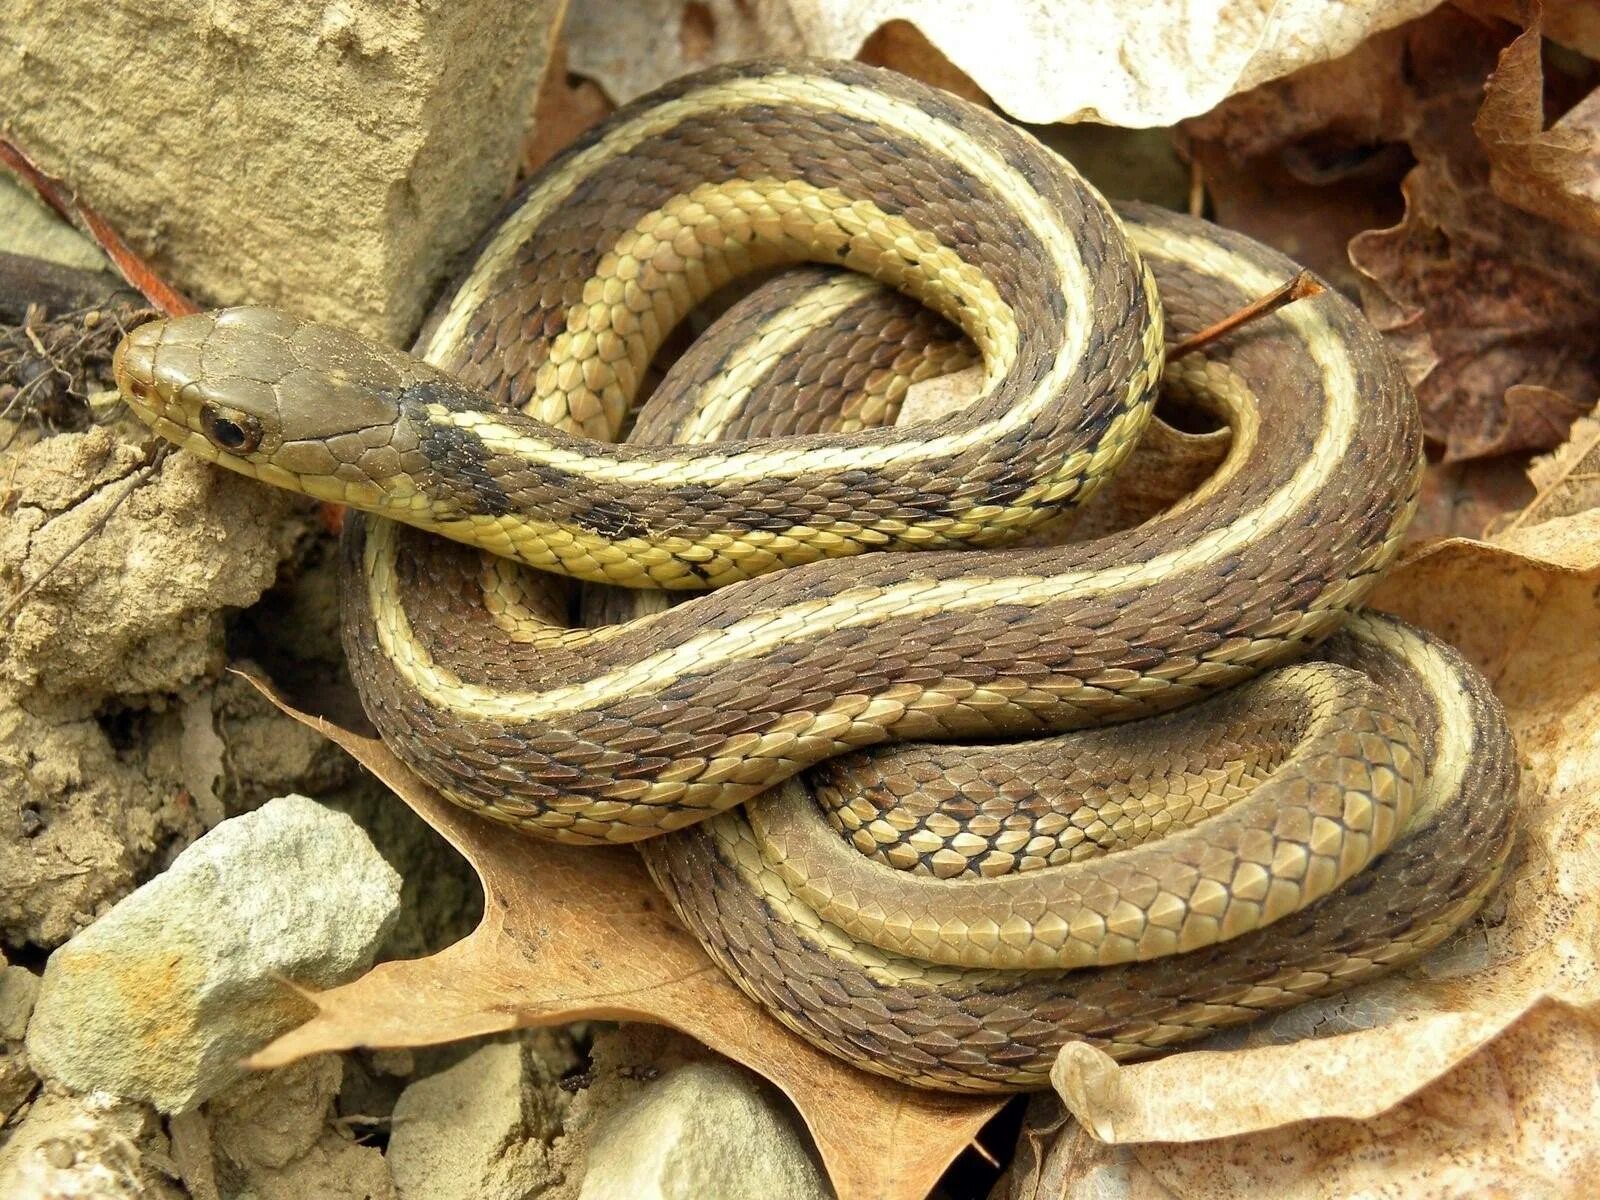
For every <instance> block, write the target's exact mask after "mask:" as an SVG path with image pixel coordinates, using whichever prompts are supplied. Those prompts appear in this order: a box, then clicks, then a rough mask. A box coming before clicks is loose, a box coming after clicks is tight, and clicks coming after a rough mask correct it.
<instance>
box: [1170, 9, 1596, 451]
mask: <svg viewBox="0 0 1600 1200" xmlns="http://www.w3.org/2000/svg"><path fill="white" fill-rule="evenodd" d="M1518 34H1519V31H1518V29H1517V27H1516V26H1514V25H1511V24H1507V23H1505V22H1502V21H1499V20H1496V19H1493V18H1487V17H1479V16H1475V15H1471V14H1468V13H1466V12H1463V11H1461V10H1460V9H1458V8H1455V7H1453V6H1450V5H1446V6H1444V7H1441V8H1439V9H1437V10H1436V11H1434V12H1433V13H1431V14H1429V15H1428V16H1426V17H1424V18H1422V19H1420V20H1417V21H1413V22H1411V23H1409V24H1407V25H1404V26H1401V27H1400V28H1398V29H1395V30H1392V31H1390V32H1388V33H1383V34H1380V35H1378V36H1377V37H1374V38H1372V39H1371V40H1369V41H1368V42H1366V43H1365V44H1363V45H1362V46H1360V47H1359V48H1357V49H1356V50H1355V51H1353V52H1352V53H1350V54H1348V55H1346V56H1345V57H1343V58H1340V59H1338V60H1336V61H1333V62H1329V63H1325V64H1322V65H1320V66H1315V67H1311V68H1308V69H1306V70H1304V71H1301V72H1299V73H1297V74H1295V75H1293V76H1291V77H1289V78H1287V79H1284V80H1280V81H1278V82H1275V83H1271V84H1268V85H1266V86H1265V87H1261V88H1257V89H1256V90H1255V91H1253V92H1250V93H1247V94H1245V95H1241V96H1236V97H1234V98H1233V99H1231V100H1229V101H1227V102H1226V103H1224V104H1222V105H1220V106H1219V107H1218V108H1217V109H1216V110H1215V111H1213V112H1211V113H1209V114H1207V115H1206V116H1204V117H1201V118H1199V119H1197V120H1194V121H1190V122H1187V123H1185V125H1184V126H1183V129H1182V136H1183V141H1184V144H1185V147H1186V149H1187V150H1188V151H1189V153H1190V154H1191V155H1192V156H1193V157H1194V159H1195V161H1196V163H1197V164H1198V165H1199V168H1200V170H1201V172H1202V174H1203V177H1204V180H1205V184H1206V188H1207V191H1208V193H1209V195H1210V196H1211V198H1212V201H1213V203H1214V206H1215V215H1216V217H1217V219H1218V220H1220V221H1222V222H1223V223H1224V224H1228V225H1231V226H1234V227H1235V228H1240V229H1243V230H1244V231H1245V232H1247V233H1251V234H1253V235H1254V236H1257V237H1260V238H1262V239H1263V240H1264V241H1267V242H1270V243H1272V244H1274V245H1277V246H1278V247H1279V248H1281V249H1283V250H1285V251H1286V252H1287V253H1289V254H1292V255H1294V256H1296V257H1298V258H1301V259H1302V260H1304V261H1307V262H1308V263H1309V264H1310V265H1311V266H1313V267H1315V268H1316V269H1318V270H1319V271H1322V272H1324V273H1325V274H1327V275H1328V277H1329V278H1330V279H1331V280H1332V281H1333V282H1334V283H1335V284H1336V285H1338V286H1340V287H1343V288H1345V289H1347V290H1349V289H1351V288H1352V287H1354V288H1357V289H1359V291H1360V294H1361V297H1362V300H1363V303H1364V305H1365V307H1366V310H1367V313H1368V315H1369V316H1370V317H1371V318H1372V319H1373V321H1374V322H1375V323H1376V324H1377V325H1378V327H1379V328H1380V329H1381V330H1383V331H1384V332H1385V333H1386V334H1387V335H1388V342H1389V345H1390V347H1391V349H1392V350H1393V351H1394V352H1395V353H1396V354H1397V355H1398V356H1399V357H1400V359H1401V361H1402V362H1403V363H1404V364H1405V366H1406V370H1407V374H1408V376H1409V377H1410V379H1411V382H1412V384H1413V386H1414V387H1415V388H1416V389H1417V395H1418V399H1419V400H1420V401H1421V403H1422V408H1423V414H1424V420H1425V424H1426V429H1427V432H1428V435H1429V437H1430V438H1432V439H1433V440H1435V441H1436V442H1437V443H1438V444H1439V445H1440V446H1441V448H1442V450H1443V454H1444V458H1445V460H1446V461H1447V462H1453V461H1458V460H1463V459H1472V458H1484V457H1492V456H1494V455H1499V454H1506V453H1512V452H1516V451H1524V450H1539V449H1549V448H1551V447H1553V446H1555V445H1558V444H1559V443H1560V442H1561V441H1562V439H1563V438H1564V437H1565V436H1566V431H1567V428H1568V426H1569V425H1570V424H1571V423H1572V421H1573V419H1574V418H1575V417H1576V416H1577V415H1578V414H1579V413H1581V412H1585V411H1587V410H1588V408H1589V407H1590V406H1591V405H1592V404H1593V400H1594V397H1595V395H1596V394H1597V393H1600V304H1597V303H1596V301H1597V299H1600V240H1596V237H1595V236H1594V231H1592V230H1587V229H1585V230H1580V229H1578V228H1574V227H1573V225H1574V224H1579V223H1581V222H1578V220H1577V217H1576V216H1575V215H1574V214H1576V213H1579V212H1581V211H1583V210H1585V208H1586V207H1587V206H1588V205H1589V204H1590V203H1591V201H1590V200H1588V199H1585V198H1584V194H1583V193H1582V192H1580V191H1571V192H1562V191H1561V188H1563V187H1569V188H1577V187H1579V186H1580V185H1582V186H1584V187H1592V186H1593V185H1592V183H1585V181H1584V179H1583V173H1582V171H1581V169H1579V167H1578V166H1577V165H1576V159H1578V158H1581V157H1582V153H1581V150H1580V149H1579V148H1578V147H1579V144H1580V142H1582V141H1583V139H1584V138H1586V137H1587V136H1588V133H1587V125H1586V118H1585V115H1584V114H1586V113H1587V112H1588V111H1589V107H1590V105H1591V102H1590V101H1589V100H1587V99H1583V97H1586V96H1588V95H1590V94H1591V93H1590V89H1591V88H1592V87H1593V86H1594V85H1595V84H1596V83H1597V82H1600V75H1597V71H1596V68H1595V66H1594V64H1592V63H1589V62H1588V61H1587V60H1583V59H1576V58H1575V56H1570V55H1569V56H1566V58H1565V59H1563V60H1562V61H1561V64H1560V65H1559V66H1550V65H1548V64H1547V65H1546V66H1545V67H1544V68H1543V69H1542V70H1541V68H1540V63H1539V39H1538V35H1537V32H1536V31H1530V32H1527V33H1522V34H1521V36H1520V37H1519V36H1518ZM1507 47H1512V49H1509V50H1508V49H1507ZM1502 51H1506V53H1507V55H1508V56H1510V57H1509V59H1508V61H1505V62H1502V61H1501V59H1500V55H1501V52H1502ZM1497 65H1498V68H1499V69H1498V72H1497V70H1496V69H1497ZM1492 73H1494V74H1496V82H1492V83H1491V84H1490V86H1489V91H1488V95H1487V98H1486V96H1485V91H1484V87H1485V81H1486V80H1488V79H1489V78H1490V76H1491V74H1492ZM1573 100H1578V101H1579V103H1578V104H1577V107H1575V108H1573V109H1572V110H1571V113H1569V117H1570V118H1571V119H1572V122H1573V124H1572V125H1571V126H1566V125H1562V124H1561V123H1560V122H1558V123H1557V125H1556V126H1555V127H1554V129H1553V130H1551V131H1550V132H1543V130H1544V126H1543V124H1542V104H1556V105H1561V104H1563V103H1571V102H1572V101H1573ZM1480 110H1482V111H1481V112H1480ZM1535 110H1537V112H1538V113H1539V114H1541V115H1536V112H1535ZM1588 146H1589V156H1590V169H1591V170H1592V169H1593V161H1594V158H1593V156H1594V148H1593V142H1592V140H1591V141H1589V142H1588ZM1557 151H1559V153H1557ZM1562 154H1564V155H1565V157H1564V158H1562V157H1561V155H1562ZM1557 159H1559V160H1560V161H1563V162H1566V163H1567V169H1565V170H1562V169H1559V168H1558V167H1557V166H1555V165H1554V164H1555V162H1556V161H1557ZM1534 166H1537V168H1538V170H1539V171H1541V172H1542V173H1541V174H1539V175H1537V176H1530V175H1529V174H1528V172H1529V171H1530V170H1532V169H1534ZM1397 183H1399V184H1400V185H1401V186H1400V189H1399V191H1398V192H1397V191H1396V184H1397ZM1534 193H1538V196H1539V197H1540V198H1541V202H1542V205H1543V207H1542V208H1537V209H1535V211H1533V212H1530V211H1527V209H1526V208H1525V207H1518V203H1522V202H1524V201H1526V200H1527V198H1528V197H1529V196H1531V195H1533V194H1534ZM1558 193H1559V194H1560V195H1562V196H1565V197H1566V199H1564V200H1560V201H1559V202H1558V200H1557V199H1556V196H1557V194H1558ZM1508 199H1509V200H1512V201H1515V202H1508ZM1551 213H1564V214H1567V215H1568V216H1569V218H1570V220H1569V223H1566V224H1563V223H1559V222H1557V221H1555V220H1550V219H1546V218H1547V216H1548V215H1550V214H1551ZM1540 214H1542V215H1540ZM1346 247H1348V254H1346Z"/></svg>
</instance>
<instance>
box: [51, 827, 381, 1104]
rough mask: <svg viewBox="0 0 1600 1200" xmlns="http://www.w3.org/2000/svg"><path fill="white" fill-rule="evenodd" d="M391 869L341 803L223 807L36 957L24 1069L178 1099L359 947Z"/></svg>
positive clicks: (226, 1064)
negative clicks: (104, 907) (128, 889)
mask: <svg viewBox="0 0 1600 1200" xmlns="http://www.w3.org/2000/svg"><path fill="white" fill-rule="evenodd" d="M399 894H400V879H399V877H398V876H397V875H396V874H395V872H394V871H393V869H392V868H390V866H389V865H388V864H387V863H386V862H384V861H383V859H382V858H381V857H380V856H379V855H378V853H377V851H375V850H374V849H373V848H372V844H371V843H370V842H369V841H368V840H367V837H366V835H365V834H363V833H362V832H361V830H360V829H359V828H358V827H357V826H356V825H355V823H354V822H353V821H351V820H350V819H349V818H348V817H346V816H343V815H341V814H338V813H335V812H332V811H331V810H329V809H327V808H324V807H323V806H322V805H319V804H317V803H316V802H315V801H312V800H308V799H306V798H305V797H303V796H288V797H284V798H282V799H279V800H274V801H272V802H270V803H269V804H267V805H265V806H264V807H263V808H261V809H260V810H259V811H257V812H255V813H252V814H250V815H248V816H243V817H235V818H233V819H232V820H229V821H225V822H223V823H222V824H221V825H219V826H218V827H217V828H216V829H214V830H212V831H211V832H210V833H208V834H207V835H206V836H205V837H203V838H201V839H200V840H199V841H197V842H196V843H195V844H194V845H192V846H190V847H189V848H188V849H187V850H185V851H184V852H183V853H182V854H180V855H179V856H178V857H177V859H176V860H175V861H174V862H173V864H172V867H171V868H170V869H169V870H168V871H167V872H165V873H164V874H162V875H160V876H158V877H157V878H156V879H154V880H152V881H151V882H150V883H147V884H145V885H144V886H143V887H141V888H140V889H139V890H138V891H136V892H134V893H133V894H132V895H130V896H128V897H127V898H126V899H124V900H122V901H121V902H120V903H119V904H117V905H116V907H115V908H113V909H112V910H111V911H110V912H109V913H107V914H106V916H104V917H103V918H101V919H100V920H99V921H97V922H95V923H94V924H93V925H92V926H90V927H89V928H88V929H86V930H85V931H84V932H83V933H81V934H79V935H78V936H77V937H75V938H73V939H72V941H70V942H68V943H67V944H66V945H65V946H63V947H61V948H60V949H59V950H57V951H56V952H55V954H53V955H51V957H50V962H49V964H48V966H47V967H46V969H45V974H44V982H43V985H42V987H41V988H40V992H39V1000H38V1004H37V1005H36V1007H35V1009H34V1014H33V1021H32V1024H31V1025H30V1027H29V1030H28V1050H29V1054H30V1056H31V1058H32V1060H33V1065H34V1069H35V1070H37V1071H38V1072H39V1073H40V1074H41V1075H42V1076H45V1077H47V1078H53V1079H57V1080H60V1081H61V1082H63V1083H65V1084H67V1085H68V1086H70V1087H73V1088H76V1089H78V1090H80V1091H93V1090H104V1091H107V1092H111V1093H113V1094H116V1095H120V1096H128V1097H134V1098H138V1099H144V1100H148V1101H150V1102H151V1103H152V1104H154V1105H156V1107H158V1108H160V1109H161V1110H163V1111H165V1112H181V1111H184V1110H186V1109H189V1108H192V1107H193V1106H194V1105H196V1104H198V1103H200V1102H201V1101H202V1100H205V1099H206V1098H207V1097H209V1096H211V1095H214V1094H215V1093H216V1092H217V1091H219V1090H220V1089H221V1088H223V1087H225V1086H227V1085H228V1084H230V1083H232V1082H234V1081H235V1080H237V1079H238V1078H240V1076H241V1074H242V1068H241V1067H240V1065H239V1061H240V1059H242V1058H243V1057H244V1056H245V1055H247V1054H249V1053H251V1052H252V1051H254V1050H256V1049H258V1048H259V1047H260V1046H262V1045H264V1044H265V1043H266V1042H267V1041H269V1040H270V1039H271V1038H273V1037H275V1036H277V1035H278V1034H280V1033H282V1032H284V1031H285V1030H286V1029H289V1028H291V1027H293V1026H294V1025H295V1024H297V1023H298V1022H299V1021H301V1020H303V1019H304V1018H305V1017H306V1016H307V1015H308V1008H309V1006H308V1004H307V1002H306V1001H305V1000H303V999H302V998H300V997H299V996H297V995H296V994H295V993H294V991H293V990H292V989H290V988H288V987H286V986H285V982H284V981H290V982H294V983H299V984H303V985H306V986H312V987H327V986H331V985H332V984H335V983H339V982H341V981H343V980H345V979H348V978H350V977H351V976H352V975H354V974H355V973H356V972H358V971H360V970H361V969H362V968H363V967H365V966H367V965H368V964H369V963H370V962H371V961H372V956H373V953H374V951H375V950H376V948H377V946H378V945H379V944H381V942H382V941H383V939H384V937H385V936H386V935H387V934H388V932H389V929H390V927H391V926H392V924H393V922H394V920H395V918H396V915H397V913H398V911H399Z"/></svg>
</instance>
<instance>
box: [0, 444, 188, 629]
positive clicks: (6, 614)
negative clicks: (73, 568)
mask: <svg viewBox="0 0 1600 1200" xmlns="http://www.w3.org/2000/svg"><path fill="white" fill-rule="evenodd" d="M167 449H168V447H167V446H165V445H162V446H160V447H158V448H157V450H156V452H155V456H154V457H153V458H151V460H150V461H149V462H147V463H146V464H145V465H144V466H142V467H140V468H139V469H138V470H137V471H135V472H134V473H133V474H132V475H129V476H127V477H126V479H125V480H124V482H125V483H126V485H127V486H126V487H124V488H123V489H122V491H120V492H119V493H117V496H116V498H115V499H113V500H112V501H111V503H110V504H108V505H106V508H105V511H104V512H102V513H100V514H99V515H98V516H96V517H95V519H94V520H92V521H90V522H89V526H88V528H86V529H85V530H84V531H83V532H82V533H81V534H79V535H78V536H77V537H76V538H74V539H73V542H72V544H71V545H70V546H68V547H67V548H66V549H65V550H63V551H62V552H61V556H60V557H59V558H57V559H56V560H55V562H53V563H51V564H50V565H49V566H48V567H46V568H45V569H44V570H42V571H40V572H39V574H37V575H35V576H34V577H33V579H32V580H31V581H29V583H28V584H27V586H26V587H24V588H23V589H22V590H21V591H20V592H18V593H17V594H16V595H15V596H13V597H11V599H10V600H8V601H7V602H6V606H5V607H4V608H0V624H4V623H5V622H6V621H7V620H9V619H10V617H11V614H12V613H14V612H16V611H17V609H19V608H21V607H22V602H23V601H24V600H26V599H27V598H28V597H29V596H30V595H31V594H32V593H33V592H34V590H35V589H37V588H38V586H39V585H40V584H41V583H43V582H44V581H45V580H46V579H49V578H50V576H51V575H53V574H55V573H56V571H57V570H59V569H60V567H61V564H62V563H64V562H66V561H67V559H69V558H71V557H72V556H73V555H74V554H76V553H77V552H78V550H79V549H80V548H81V547H82V546H83V544H84V543H85V542H87V541H88V540H89V539H90V538H92V537H94V536H95V534H97V533H99V532H100V531H101V530H102V529H104V528H105V527H106V522H108V521H110V520H111V516H112V514H113V513H115V512H116V511H117V509H118V508H120V507H121V506H122V502H123V501H124V500H126V499H127V498H128V497H129V496H131V495H133V493H134V492H136V491H138V490H139V488H140V487H142V486H143V485H144V484H145V483H147V482H149V480H150V478H151V476H153V475H154V474H155V473H156V472H157V471H159V470H160V469H161V464H162V463H164V462H166V460H167Z"/></svg>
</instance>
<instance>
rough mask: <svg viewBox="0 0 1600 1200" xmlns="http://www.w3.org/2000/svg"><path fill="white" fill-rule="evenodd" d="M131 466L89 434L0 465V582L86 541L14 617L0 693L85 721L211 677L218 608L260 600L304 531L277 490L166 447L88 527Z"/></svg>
mask: <svg viewBox="0 0 1600 1200" xmlns="http://www.w3.org/2000/svg"><path fill="white" fill-rule="evenodd" d="M139 462H140V455H139V451H138V448H137V447H135V446H134V445H133V444H131V443H129V442H127V441H123V440H121V439H120V438H118V437H117V435H116V434H115V433H113V432H112V431H111V430H109V429H105V428H96V429H91V430H90V431H89V432H87V433H82V434H62V435H59V436H57V437H52V438H48V439H46V440H45V441H42V442H39V443H37V444H36V445H33V446H30V447H28V448H27V449H26V450H25V451H22V452H20V454H19V456H18V458H17V459H16V460H15V461H14V462H12V463H11V464H8V473H9V488H8V490H9V491H10V493H11V511H10V512H9V514H8V516H7V519H6V521H5V523H4V524H3V525H0V586H5V587H6V590H7V591H8V592H9V591H10V589H11V588H14V587H18V586H23V585H26V584H29V583H32V582H34V581H35V580H36V579H39V578H40V576H42V575H44V572H45V571H46V570H47V569H48V568H49V567H50V564H52V563H54V562H56V561H57V560H58V559H61V558H62V556H63V555H64V554H65V553H66V551H67V550H68V549H69V547H71V546H72V545H73V543H74V542H76V541H78V540H79V539H80V538H82V537H84V535H85V534H89V535H90V536H89V540H88V541H86V542H84V543H83V544H82V545H81V546H79V547H78V548H77V549H76V550H74V551H73V552H72V554H71V556H70V557H67V558H66V559H65V561H64V562H63V563H62V564H61V566H59V567H57V568H56V569H54V570H53V571H51V572H50V573H49V575H48V576H47V577H46V578H44V579H43V581H42V582H40V583H39V584H38V585H37V587H36V588H35V590H34V591H33V593H32V594H31V595H30V596H29V598H28V600H27V602H26V603H24V605H23V606H22V608H21V609H19V610H18V611H17V613H16V614H15V617H14V619H13V620H12V621H11V625H10V628H9V629H8V630H7V633H6V637H5V639H4V640H3V641H0V690H10V691H13V692H15V693H18V694H26V693H30V692H37V693H40V694H41V696H42V697H48V698H51V699H52V700H54V701H57V702H59V704H64V705H68V706H70V707H72V708H73V709H75V713H74V715H80V716H86V715H88V714H89V713H91V712H93V711H95V710H96V709H97V708H98V707H99V706H100V704H101V702H102V701H103V700H104V699H105V698H106V697H107V696H109V695H119V696H127V695H140V694H144V693H163V692H174V691H177V690H178V689H180V688H182V687H183V686H185V685H186V684H189V683H192V682H194V681H195V680H197V679H199V678H200V677H202V676H206V675H211V674H214V673H216V672H217V671H218V670H219V668H220V667H221V665H222V620H223V615H224V613H223V610H224V609H226V608H229V607H242V606H245V605H248V604H253V603H254V602H255V601H256V600H257V599H259V598H260V596H261V593H262V592H263V591H265V590H266V588H267V587H268V586H269V585H270V584H271V583H272V581H273V579H274V578H275V576H276V575H277V571H278V564H279V563H280V562H281V561H282V560H283V559H284V558H285V557H286V556H287V555H288V553H289V551H290V549H291V547H292V545H293V540H292V539H293V538H294V537H295V536H296V535H297V534H298V533H299V532H300V531H301V530H302V529H303V528H304V525H303V523H302V522H301V521H300V520H298V519H295V518H292V516H291V514H292V512H294V511H295V502H294V500H293V499H292V498H290V497H289V496H288V494H287V493H282V492H279V491H278V490H277V489H274V488H263V487H260V486H259V485H256V484H253V483H251V482H250V481H249V480H247V479H244V478H242V477H237V476H234V475H232V474H231V473H229V472H226V471H219V470H217V469H216V468H214V467H212V466H210V465H208V464H206V463H204V462H201V461H200V460H198V459H196V458H194V457H192V456H190V455H186V454H176V455H173V456H172V457H171V458H169V459H168V460H167V461H166V462H165V463H164V464H163V466H162V468H161V470H160V472H159V473H158V474H157V475H156V476H155V477H154V478H153V479H151V480H150V481H149V482H148V483H146V484H144V485H143V486H142V487H139V488H137V489H136V490H134V491H133V492H132V493H131V494H130V495H129V496H128V497H127V499H126V500H124V501H123V502H122V503H121V505H120V506H118V507H117V508H116V510H115V512H114V513H113V514H112V515H111V517H110V519H109V520H108V521H106V522H105V524H104V526H103V528H101V529H100V530H99V531H98V532H97V533H95V532H92V526H93V523H94V522H95V521H96V520H97V519H99V518H102V517H104V516H105V511H106V509H108V508H109V507H110V506H111V505H112V503H113V502H114V501H115V500H116V498H117V495H118V493H119V492H121V491H122V490H123V489H124V488H126V487H128V486H131V485H130V483H128V482H126V481H128V480H129V477H130V476H131V475H132V474H133V473H134V472H135V470H136V469H137V467H138V465H139ZM29 698H30V699H36V698H35V697H29ZM30 707H33V708H35V709H37V704H33V705H30Z"/></svg>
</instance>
